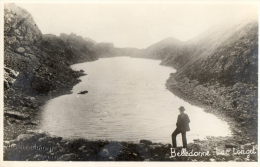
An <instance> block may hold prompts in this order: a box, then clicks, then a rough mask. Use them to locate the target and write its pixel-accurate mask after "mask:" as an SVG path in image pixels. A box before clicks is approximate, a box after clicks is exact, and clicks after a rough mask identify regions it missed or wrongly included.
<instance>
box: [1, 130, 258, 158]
mask: <svg viewBox="0 0 260 167" xmlns="http://www.w3.org/2000/svg"><path fill="white" fill-rule="evenodd" d="M237 142H238V140H237V139H234V138H212V137H208V138H207V140H195V141H194V143H189V144H188V149H187V150H183V149H182V148H176V149H175V150H173V149H171V145H170V144H160V143H152V142H151V141H148V140H140V142H139V143H131V142H117V141H102V140H99V141H89V140H87V139H76V140H69V139H63V138H61V137H55V136H50V135H48V134H45V133H42V132H37V131H27V132H26V133H25V134H20V135H19V136H18V137H17V138H16V139H14V140H10V141H5V142H4V152H5V154H4V160H20V161H39V160H48V161H210V162H212V161H256V160H257V149H256V147H255V143H246V144H241V143H240V145H239V146H238V145H237V144H238V143H237Z"/></svg>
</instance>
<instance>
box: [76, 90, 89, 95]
mask: <svg viewBox="0 0 260 167" xmlns="http://www.w3.org/2000/svg"><path fill="white" fill-rule="evenodd" d="M86 93H88V91H87V90H84V91H81V92H79V93H78V94H86Z"/></svg>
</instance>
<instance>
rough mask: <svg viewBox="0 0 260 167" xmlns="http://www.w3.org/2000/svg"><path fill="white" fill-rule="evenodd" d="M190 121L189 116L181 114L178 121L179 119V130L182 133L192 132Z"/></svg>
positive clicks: (177, 124)
mask: <svg viewBox="0 0 260 167" xmlns="http://www.w3.org/2000/svg"><path fill="white" fill-rule="evenodd" d="M189 123H190V119H189V116H188V115H187V114H185V113H182V114H179V116H178V119H177V123H176V126H177V129H178V130H180V131H181V132H186V131H190V126H189Z"/></svg>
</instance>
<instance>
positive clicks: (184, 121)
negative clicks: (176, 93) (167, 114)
mask: <svg viewBox="0 0 260 167" xmlns="http://www.w3.org/2000/svg"><path fill="white" fill-rule="evenodd" d="M179 111H180V114H179V115H178V119H177V123H176V126H177V128H176V129H175V131H174V132H173V133H172V147H174V148H176V147H177V144H176V136H177V135H178V134H179V133H181V135H182V143H183V148H187V139H186V132H187V131H190V126H189V123H190V119H189V117H188V115H187V114H186V113H184V111H185V108H184V107H183V106H180V108H179Z"/></svg>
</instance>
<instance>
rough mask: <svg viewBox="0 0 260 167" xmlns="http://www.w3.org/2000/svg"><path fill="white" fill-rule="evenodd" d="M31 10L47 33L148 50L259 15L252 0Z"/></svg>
mask: <svg viewBox="0 0 260 167" xmlns="http://www.w3.org/2000/svg"><path fill="white" fill-rule="evenodd" d="M17 5H19V6H21V7H23V8H25V9H26V10H27V11H29V12H30V13H31V14H32V16H33V18H34V20H35V21H36V23H37V25H38V26H39V28H40V29H41V31H42V32H43V33H44V34H47V33H51V34H56V35H59V34H60V33H71V32H73V33H76V34H78V35H82V36H84V37H88V38H91V39H93V40H95V41H97V42H112V43H114V45H115V46H117V47H137V48H144V47H147V46H149V45H151V44H153V43H155V42H158V41H160V40H162V39H164V38H167V37H174V38H177V39H180V40H183V41H186V40H189V39H191V38H193V37H195V36H196V35H197V34H200V33H202V32H203V31H206V30H207V29H208V28H209V27H211V26H213V25H218V24H220V23H222V24H231V23H234V22H238V21H239V20H243V19H245V18H247V17H250V18H251V17H252V16H255V17H256V15H257V8H256V7H255V6H253V5H248V4H247V5H246V4H240V5H239V4H236V5H234V4H232V5H231V4H215V5H213V4H185V3H183V4H180V3H175V4H172V3H171V4H167V3H166V4H147V3H138V4H124V3H121V4H118V3H117V4H111V3H108V4H97V3H89V4H88V3H81V4H80V3H78V4H71V3H67V4H64V3H63V4H62V3H60V4H59V3H58V4H57V3H56V4H53V3H52V4H48V3H45V4H39V3H38V4H32V3H22V4H19V3H17Z"/></svg>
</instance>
